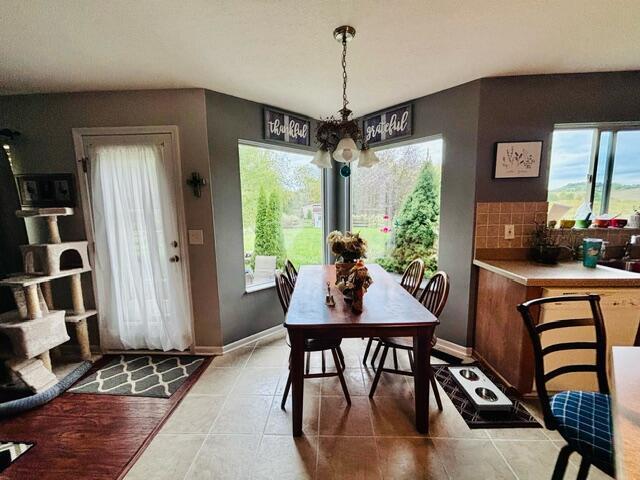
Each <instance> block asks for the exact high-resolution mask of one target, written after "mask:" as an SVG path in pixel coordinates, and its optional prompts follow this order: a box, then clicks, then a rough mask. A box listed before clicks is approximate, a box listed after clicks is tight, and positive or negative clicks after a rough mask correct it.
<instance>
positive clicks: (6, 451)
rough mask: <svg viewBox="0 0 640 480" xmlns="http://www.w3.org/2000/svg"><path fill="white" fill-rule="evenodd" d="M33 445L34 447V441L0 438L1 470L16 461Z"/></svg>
mask: <svg viewBox="0 0 640 480" xmlns="http://www.w3.org/2000/svg"><path fill="white" fill-rule="evenodd" d="M31 447H33V443H25V442H5V441H3V440H0V472H2V471H3V470H4V469H5V468H7V467H8V466H9V465H11V464H12V463H13V462H15V461H16V460H17V458H18V457H19V456H20V455H22V454H23V453H25V452H26V451H27V450H29V449H30V448H31Z"/></svg>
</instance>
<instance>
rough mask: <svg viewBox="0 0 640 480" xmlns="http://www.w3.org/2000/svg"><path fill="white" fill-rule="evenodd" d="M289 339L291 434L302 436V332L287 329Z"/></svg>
mask: <svg viewBox="0 0 640 480" xmlns="http://www.w3.org/2000/svg"><path fill="white" fill-rule="evenodd" d="M289 340H290V341H291V367H290V368H291V400H292V403H293V409H292V411H293V420H292V423H293V436H294V437H300V436H302V402H303V394H304V334H303V333H302V332H301V331H299V330H289Z"/></svg>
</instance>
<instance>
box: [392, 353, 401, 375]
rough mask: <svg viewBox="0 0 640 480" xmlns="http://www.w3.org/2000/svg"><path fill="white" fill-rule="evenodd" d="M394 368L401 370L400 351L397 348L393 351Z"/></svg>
mask: <svg viewBox="0 0 640 480" xmlns="http://www.w3.org/2000/svg"><path fill="white" fill-rule="evenodd" d="M393 368H395V369H396V370H400V368H399V367H398V351H397V350H396V349H395V348H394V349H393Z"/></svg>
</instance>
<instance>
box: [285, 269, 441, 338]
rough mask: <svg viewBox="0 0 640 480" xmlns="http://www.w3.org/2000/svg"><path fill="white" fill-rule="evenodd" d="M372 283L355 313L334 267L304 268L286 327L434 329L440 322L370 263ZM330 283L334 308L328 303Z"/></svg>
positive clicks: (390, 277)
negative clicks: (338, 283) (337, 284)
mask: <svg viewBox="0 0 640 480" xmlns="http://www.w3.org/2000/svg"><path fill="white" fill-rule="evenodd" d="M367 268H368V269H369V275H370V276H371V278H372V279H373V283H372V284H371V286H370V287H369V289H368V291H367V293H366V294H365V295H364V301H363V310H362V313H359V314H358V313H354V312H353V311H352V310H351V305H349V304H347V303H346V302H345V301H344V299H343V295H342V293H341V292H340V291H339V290H338V289H337V288H336V286H335V281H336V269H335V266H334V265H303V266H302V267H301V268H300V271H299V273H298V278H297V280H296V285H295V289H294V291H293V296H292V297H291V302H290V304H289V310H288V313H287V316H286V319H285V327H287V328H288V329H296V328H305V329H306V328H309V329H311V328H323V327H330V326H339V327H341V328H348V327H349V326H354V327H355V326H357V327H362V326H370V327H376V326H379V327H384V326H388V327H400V326H404V327H406V326H408V325H410V326H415V327H423V326H433V325H437V324H438V323H439V322H438V319H437V318H436V317H435V316H434V315H433V314H432V313H431V312H429V310H427V309H426V308H425V307H424V306H423V305H422V304H421V303H420V302H419V301H418V300H416V299H415V298H414V297H413V296H412V295H411V294H409V292H407V291H406V290H405V289H404V288H402V287H401V286H400V284H399V283H398V282H397V281H396V279H395V278H394V277H392V276H391V275H390V274H389V273H387V272H386V271H385V270H383V268H382V267H381V266H380V265H377V264H367ZM327 283H329V285H330V289H331V293H332V294H333V296H334V299H335V306H333V307H330V306H327V305H326V304H325V296H326V294H327Z"/></svg>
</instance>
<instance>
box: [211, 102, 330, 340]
mask: <svg viewBox="0 0 640 480" xmlns="http://www.w3.org/2000/svg"><path fill="white" fill-rule="evenodd" d="M205 98H206V108H207V132H208V139H209V155H210V159H209V161H210V165H211V168H210V171H211V192H212V198H211V201H212V205H213V217H214V223H215V242H216V259H217V261H216V263H217V267H218V296H219V298H220V319H221V324H222V336H223V343H224V344H225V345H227V344H229V343H231V342H234V341H236V340H239V339H241V338H244V337H247V336H249V335H252V334H254V333H257V332H260V331H262V330H265V329H267V328H270V327H273V326H275V325H278V324H279V323H282V322H283V320H284V316H283V314H282V309H281V308H280V304H279V302H278V298H277V295H276V292H275V289H274V288H268V289H265V290H260V291H257V292H252V293H245V279H244V246H243V239H242V200H241V193H240V168H239V158H238V141H239V140H249V141H259V142H262V143H265V142H264V140H263V139H262V137H263V134H262V129H263V119H262V108H263V106H262V105H261V104H258V103H255V102H251V101H248V100H243V99H241V98H237V97H230V96H228V95H224V94H221V93H217V92H212V91H206V93H205ZM314 123H315V122H314ZM311 131H312V132H314V131H315V124H313V125H312V128H311ZM308 150H310V151H313V148H310V149H308ZM327 208H328V209H329V210H331V208H330V207H327Z"/></svg>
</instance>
